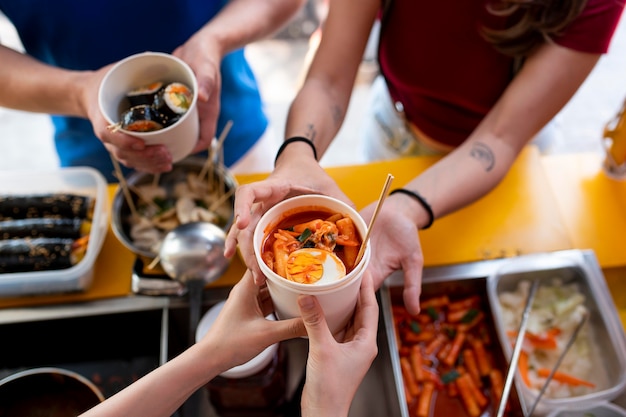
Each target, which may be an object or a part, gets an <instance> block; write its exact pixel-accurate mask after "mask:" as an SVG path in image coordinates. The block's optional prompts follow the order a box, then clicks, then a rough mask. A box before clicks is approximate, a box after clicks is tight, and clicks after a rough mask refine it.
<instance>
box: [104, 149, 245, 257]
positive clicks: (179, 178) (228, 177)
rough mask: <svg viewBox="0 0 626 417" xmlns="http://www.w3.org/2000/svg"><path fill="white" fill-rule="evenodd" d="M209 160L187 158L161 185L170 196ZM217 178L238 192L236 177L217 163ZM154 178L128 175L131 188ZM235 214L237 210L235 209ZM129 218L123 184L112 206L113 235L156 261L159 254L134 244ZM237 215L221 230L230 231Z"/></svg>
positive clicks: (167, 175) (138, 253) (162, 179)
mask: <svg viewBox="0 0 626 417" xmlns="http://www.w3.org/2000/svg"><path fill="white" fill-rule="evenodd" d="M205 162H206V159H204V158H200V157H188V158H186V159H184V160H182V161H180V162H178V163H176V164H174V168H173V169H172V171H170V172H167V173H163V174H161V175H160V177H159V185H160V186H162V187H164V188H165V189H166V190H167V192H168V195H169V194H170V193H173V191H174V187H175V185H176V184H178V183H181V182H184V181H186V178H187V174H189V173H195V174H199V173H200V172H201V170H202V168H203V167H204V164H205ZM213 167H214V171H213V173H214V175H215V176H214V178H216V179H217V178H221V179H222V180H223V182H224V186H225V188H226V190H231V189H236V188H237V186H238V184H237V180H236V179H235V177H234V176H233V175H232V174H231V173H230V172H229V171H228V170H227V169H226V168H225V167H224V166H222V165H218V164H214V165H213ZM153 179H154V175H153V174H148V173H143V172H135V173H133V174H131V175H129V177H128V178H126V182H127V184H128V186H129V187H131V188H132V187H133V186H139V185H146V184H150V183H152V181H153ZM131 195H132V198H133V202H134V203H135V205H136V203H137V201H138V197H137V195H136V194H134V193H132V191H131ZM229 202H230V204H231V206H232V207H233V208H234V204H235V196H234V193H233V195H231V196H230V198H229ZM233 212H234V209H233ZM130 217H131V210H130V207H129V206H128V202H127V201H126V198H125V196H124V192H123V189H122V187H121V185H120V186H119V187H118V189H117V191H116V193H115V196H114V197H113V205H112V213H111V227H112V229H113V233H114V234H115V236H116V237H117V238H118V239H119V241H120V242H121V243H122V244H123V245H124V246H125V247H126V248H128V249H130V250H131V251H132V252H133V253H135V254H137V255H140V256H143V257H145V258H147V259H154V258H156V257H157V255H158V253H156V252H153V251H151V250H146V249H143V248H140V247H138V246H137V245H135V243H134V242H133V239H132V238H131V236H130V226H131V223H130ZM233 219H234V215H233V214H232V213H231V216H230V218H228V220H227V223H226V224H225V225H224V226H223V227H222V228H223V230H224V231H225V232H228V229H229V228H230V226H231V225H232V223H233Z"/></svg>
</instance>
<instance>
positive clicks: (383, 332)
mask: <svg viewBox="0 0 626 417" xmlns="http://www.w3.org/2000/svg"><path fill="white" fill-rule="evenodd" d="M584 256H585V259H586V261H587V262H590V263H591V264H592V265H593V266H594V267H597V261H596V259H595V257H594V256H593V254H592V253H584ZM502 262H504V260H503V259H500V260H489V261H483V262H475V263H468V264H458V265H450V266H441V267H433V268H427V269H425V270H424V278H423V279H424V282H425V283H428V282H431V281H437V280H439V279H441V278H445V277H452V278H456V279H470V280H471V279H484V278H485V277H487V276H489V274H491V273H492V272H493V271H494V270H495V269H496V268H498V267H499V266H500V265H501V264H502ZM402 279H403V277H402V274H401V273H395V274H393V275H391V276H390V277H389V278H388V280H387V282H386V285H390V286H392V285H401V284H402ZM228 291H229V288H211V289H207V290H206V291H205V294H204V308H205V309H208V308H209V307H210V306H212V305H213V304H215V303H216V302H218V301H220V300H223V299H225V298H226V297H227V295H228ZM383 296H384V291H383V292H382V293H381V294H379V301H380V302H381V305H382V306H383V307H384V301H383V300H382V299H380V298H381V297H383ZM186 309H187V302H186V298H185V297H165V296H160V297H151V296H130V297H124V298H115V299H108V300H100V301H95V302H87V303H80V304H70V305H62V306H44V307H33V308H15V309H3V310H0V339H2V340H11V345H12V346H13V347H14V348H13V350H12V351H13V352H17V354H19V352H20V351H21V349H20V344H21V343H25V344H36V343H41V344H40V346H45V344H44V343H49V341H38V340H37V337H36V335H33V334H31V333H32V332H31V331H29V330H28V329H29V326H31V325H34V324H36V323H39V324H41V323H48V327H54V326H60V327H68V326H69V327H71V326H74V325H75V324H74V323H75V322H76V320H81V322H80V323H81V325H85V324H86V323H87V324H88V323H90V322H91V320H95V319H96V318H98V319H99V318H101V317H118V318H119V317H121V318H132V317H133V316H134V315H138V316H139V315H141V314H142V313H145V312H150V313H151V316H150V317H151V318H150V319H149V320H152V321H154V322H155V323H153V324H152V325H151V326H152V328H153V329H154V330H153V333H158V334H156V335H154V337H152V336H151V337H150V340H154V342H150V343H154V344H155V345H156V344H158V346H154V348H153V349H152V348H151V349H149V350H150V352H148V353H149V354H150V355H153V356H158V362H159V363H163V362H164V361H165V360H167V359H168V358H170V357H171V355H173V354H175V353H176V352H175V350H176V347H174V346H172V340H173V339H177V338H178V339H181V341H180V344H179V345H178V348H181V347H184V343H185V342H184V341H186V340H187V339H186V334H184V333H185V332H186V330H181V329H186V328H187V327H186V326H185V325H180V323H178V322H177V321H176V320H177V319H176V317H177V316H180V317H185V316H186V315H187V314H186ZM122 321H123V322H126V321H127V322H128V323H129V325H133V324H132V323H134V321H133V320H122ZM99 323H101V322H99ZM101 325H102V327H103V329H102V331H109V332H110V336H109V339H112V340H111V343H113V344H120V343H124V341H123V340H115V334H116V333H115V331H113V330H114V329H107V328H106V327H107V325H106V322H105V323H104V324H101ZM390 326H391V325H390V323H389V322H388V321H386V320H385V317H384V315H383V314H382V312H381V315H380V326H379V332H378V346H379V354H378V357H377V358H376V359H375V361H374V363H373V365H372V367H371V369H370V370H369V372H368V373H367V375H366V377H365V379H364V381H363V383H362V384H361V386H360V387H359V389H358V391H357V394H356V397H355V399H354V401H353V405H352V408H351V411H350V416H351V417H357V416H359V417H381V416H389V417H391V416H394V417H395V416H398V417H400V416H403V412H402V410H401V407H400V404H401V401H402V400H403V396H402V395H399V393H398V390H397V389H396V387H401V386H402V381H401V379H400V378H401V377H400V376H399V373H398V372H397V369H396V370H395V371H394V364H393V363H392V360H391V355H390V349H392V348H395V347H394V346H393V344H391V343H390V338H389V337H388V335H389V334H392V333H391V332H393V328H392V327H390ZM24 329H26V330H24ZM20 332H21V333H20ZM181 332H182V333H183V334H181V335H179V333H181ZM19 334H21V335H24V334H26V335H27V336H26V337H24V336H19ZM65 334H72V333H71V332H70V333H67V332H66V333H65ZM75 334H76V340H79V339H80V338H81V334H82V330H81V329H80V328H77V329H76V330H75ZM5 337H6V338H5ZM7 338H10V339H7ZM103 340H104V339H103ZM175 341H176V340H175ZM66 343H67V345H70V344H72V343H74V341H71V340H68V341H66ZM107 343H108V342H107ZM285 343H286V345H287V348H288V353H289V361H290V362H289V363H290V367H289V369H290V373H289V379H288V380H289V387H288V389H289V394H292V393H294V392H296V390H297V388H298V384H299V383H300V381H301V377H302V375H303V372H304V368H305V363H306V355H307V341H306V340H305V339H297V340H292V341H288V342H285ZM60 346H61V348H62V347H63V345H60ZM108 349H109V347H107V346H102V349H101V350H102V351H107V350H108ZM83 350H84V349H83ZM24 351H25V352H29V349H26V350H24ZM13 356H15V355H13ZM23 359H24V365H27V366H34V365H36V362H34V359H36V358H31V357H28V358H26V357H25V358H23ZM19 362H20V358H15V357H13V358H11V360H8V359H7V357H5V356H2V357H0V372H1V371H2V370H5V371H6V368H7V367H12V368H15V367H16V365H20V363H19ZM20 366H21V365H20ZM0 376H1V373H0ZM615 402H616V403H618V404H622V405H623V404H626V394H622V395H621V396H620V397H619V398H617V399H616V400H615ZM198 415H199V416H205V417H208V416H213V415H214V413H213V411H212V409H211V407H210V406H208V404H206V403H205V407H203V408H202V409H201V411H200V412H199V414H198ZM183 417H188V416H183Z"/></svg>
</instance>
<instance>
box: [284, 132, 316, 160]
mask: <svg viewBox="0 0 626 417" xmlns="http://www.w3.org/2000/svg"><path fill="white" fill-rule="evenodd" d="M294 142H304V143H306V144H308V145H309V146H310V147H311V149H312V150H313V157H314V158H315V160H316V161H317V149H315V145H314V144H313V141H312V140H311V139H309V138H305V137H304V136H294V137H293V138H289V139H286V140H285V141H284V142H283V144H282V145H280V148H278V152H276V158H274V165H276V161H278V157H279V156H280V154H281V153H283V151H284V150H285V148H286V147H287V145H289V144H290V143H294Z"/></svg>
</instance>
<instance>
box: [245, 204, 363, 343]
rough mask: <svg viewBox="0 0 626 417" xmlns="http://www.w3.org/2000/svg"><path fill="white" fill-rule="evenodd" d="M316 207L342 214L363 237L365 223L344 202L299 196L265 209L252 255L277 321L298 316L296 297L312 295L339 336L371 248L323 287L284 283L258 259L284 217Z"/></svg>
mask: <svg viewBox="0 0 626 417" xmlns="http://www.w3.org/2000/svg"><path fill="white" fill-rule="evenodd" d="M316 208H318V209H319V208H321V209H326V210H330V211H332V212H334V213H342V214H344V215H346V216H348V217H350V218H351V219H352V221H353V222H354V224H355V226H356V228H357V230H358V232H359V234H360V235H361V238H363V237H364V236H365V235H366V232H367V224H366V223H365V221H364V220H363V218H362V217H361V216H360V215H359V213H358V212H357V211H356V210H354V209H353V208H352V207H350V206H348V205H347V204H345V203H344V202H342V201H340V200H337V199H335V198H332V197H328V196H323V195H302V196H297V197H293V198H290V199H287V200H284V201H282V202H280V203H278V204H277V205H275V206H274V207H272V208H271V209H270V210H268V211H267V212H266V213H265V214H264V215H263V216H262V217H261V219H260V220H259V223H258V224H257V226H256V229H255V231H254V238H253V239H254V252H255V255H256V258H257V262H258V263H259V266H260V268H261V271H262V272H263V273H264V274H265V276H266V277H267V287H268V290H269V292H270V296H271V297H272V301H273V303H274V310H275V312H276V316H277V317H278V319H280V320H284V319H288V318H294V317H299V316H300V310H299V308H298V303H297V299H298V295H299V294H310V295H315V296H316V297H317V299H318V301H319V303H320V305H321V307H322V309H323V310H324V315H325V317H326V321H327V323H328V326H329V328H330V330H331V332H332V333H333V334H334V335H336V336H337V335H339V334H341V332H342V331H343V330H344V329H345V327H346V325H347V323H348V321H349V320H350V318H351V317H352V314H353V313H354V308H355V306H356V300H357V298H358V294H359V289H360V287H361V280H362V278H363V273H364V272H365V269H366V268H367V265H368V264H369V260H370V248H369V246H367V247H366V250H365V253H364V255H363V257H362V259H361V261H360V262H359V263H358V264H357V265H356V266H355V268H354V269H353V270H352V271H351V272H350V273H348V274H347V275H346V276H345V277H343V278H341V279H340V280H337V281H333V282H328V283H323V284H321V283H320V284H301V283H298V282H293V281H290V280H287V279H285V278H283V277H281V276H280V275H278V274H276V273H275V272H274V271H273V270H272V269H270V268H269V267H268V266H267V265H266V264H265V262H263V260H262V257H261V248H262V245H263V242H264V240H265V237H266V235H267V234H268V233H269V232H270V231H271V230H272V229H273V228H274V226H275V225H277V224H278V223H279V222H280V221H281V220H282V219H283V218H284V216H285V215H286V214H295V213H298V212H302V211H309V210H311V209H313V210H315V209H316Z"/></svg>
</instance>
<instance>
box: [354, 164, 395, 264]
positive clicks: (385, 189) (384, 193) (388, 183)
mask: <svg viewBox="0 0 626 417" xmlns="http://www.w3.org/2000/svg"><path fill="white" fill-rule="evenodd" d="M392 181H393V175H391V174H387V179H386V180H385V185H384V186H383V189H382V191H381V193H380V196H379V197H378V203H376V208H375V209H374V214H373V215H372V219H371V220H370V224H369V226H368V227H367V233H365V238H363V244H361V249H359V253H358V254H357V255H356V262H355V263H354V264H355V265H358V263H359V262H360V261H361V258H362V257H363V255H364V254H365V248H366V246H367V242H368V239H369V237H370V232H371V231H372V226H373V225H374V221H376V217H378V212H379V211H380V208H381V207H382V205H383V202H384V201H385V198H387V193H388V192H389V187H390V186H391V182H392Z"/></svg>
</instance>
